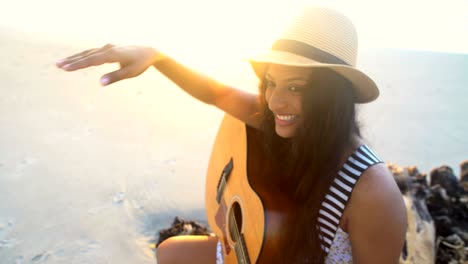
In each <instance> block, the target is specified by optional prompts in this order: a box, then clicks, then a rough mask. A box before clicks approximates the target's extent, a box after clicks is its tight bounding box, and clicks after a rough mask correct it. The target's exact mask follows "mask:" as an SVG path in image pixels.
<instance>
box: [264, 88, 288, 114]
mask: <svg viewBox="0 0 468 264" xmlns="http://www.w3.org/2000/svg"><path fill="white" fill-rule="evenodd" d="M266 96H267V98H266V101H267V103H268V108H270V110H271V111H273V112H278V111H280V110H282V109H284V108H286V107H287V105H288V104H287V98H286V95H285V94H284V93H283V91H281V89H273V91H271V92H270V93H269V94H266Z"/></svg>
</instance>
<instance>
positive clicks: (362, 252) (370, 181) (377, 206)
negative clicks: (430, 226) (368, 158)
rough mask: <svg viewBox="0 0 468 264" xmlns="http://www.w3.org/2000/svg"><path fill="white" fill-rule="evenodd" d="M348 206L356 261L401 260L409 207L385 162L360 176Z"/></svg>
mask: <svg viewBox="0 0 468 264" xmlns="http://www.w3.org/2000/svg"><path fill="white" fill-rule="evenodd" d="M349 207H350V208H349V209H350V210H349V216H348V217H349V220H348V232H349V234H350V240H351V244H352V248H353V259H354V260H355V261H356V263H368V262H369V263H398V258H399V256H400V253H401V249H402V247H403V243H404V238H405V234H406V226H407V216H406V208H405V205H404V201H403V197H402V195H401V193H400V190H399V189H398V186H397V184H396V182H395V180H394V178H393V175H392V174H391V172H390V171H389V170H388V169H387V167H386V166H385V164H383V163H379V164H375V165H373V166H371V167H370V168H368V169H367V170H366V171H365V172H364V173H363V174H362V175H361V176H360V179H359V181H358V183H357V184H356V186H355V187H354V190H353V194H352V196H351V200H350V203H349Z"/></svg>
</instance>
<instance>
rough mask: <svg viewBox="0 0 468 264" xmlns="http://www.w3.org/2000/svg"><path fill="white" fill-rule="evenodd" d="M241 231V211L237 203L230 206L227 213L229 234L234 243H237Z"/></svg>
mask: <svg viewBox="0 0 468 264" xmlns="http://www.w3.org/2000/svg"><path fill="white" fill-rule="evenodd" d="M241 230H242V209H241V207H240V204H239V203H238V202H234V203H233V204H232V207H231V210H230V211H229V232H230V235H231V239H232V240H233V241H234V242H236V243H237V242H238V241H239V239H240V233H241Z"/></svg>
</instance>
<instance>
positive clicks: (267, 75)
mask: <svg viewBox="0 0 468 264" xmlns="http://www.w3.org/2000/svg"><path fill="white" fill-rule="evenodd" d="M265 77H266V78H268V79H270V80H274V78H272V77H271V75H270V74H268V73H267V74H266V75H265ZM285 81H288V82H290V81H307V79H306V78H304V77H291V78H287V79H285Z"/></svg>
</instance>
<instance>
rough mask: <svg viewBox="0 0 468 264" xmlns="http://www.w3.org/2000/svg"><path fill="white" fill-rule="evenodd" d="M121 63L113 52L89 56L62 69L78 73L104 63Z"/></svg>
mask: <svg viewBox="0 0 468 264" xmlns="http://www.w3.org/2000/svg"><path fill="white" fill-rule="evenodd" d="M112 62H119V61H118V57H117V56H115V55H114V54H113V53H111V52H100V53H94V54H92V55H88V56H86V57H84V58H82V59H79V60H77V61H73V62H71V63H69V64H66V65H63V66H62V68H63V69H64V70H66V71H76V70H80V69H84V68H88V67H91V66H98V65H101V64H104V63H112Z"/></svg>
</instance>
